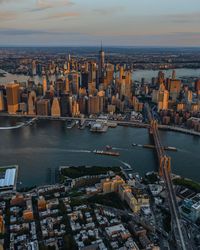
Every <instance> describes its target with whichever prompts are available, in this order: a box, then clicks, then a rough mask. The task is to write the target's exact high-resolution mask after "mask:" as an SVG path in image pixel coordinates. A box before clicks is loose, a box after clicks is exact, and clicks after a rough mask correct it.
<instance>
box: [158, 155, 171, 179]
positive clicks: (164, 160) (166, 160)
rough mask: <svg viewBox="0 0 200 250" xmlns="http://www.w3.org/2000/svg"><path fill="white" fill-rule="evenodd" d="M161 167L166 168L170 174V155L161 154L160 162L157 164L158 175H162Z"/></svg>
mask: <svg viewBox="0 0 200 250" xmlns="http://www.w3.org/2000/svg"><path fill="white" fill-rule="evenodd" d="M163 169H166V170H167V173H168V174H169V175H170V173H171V157H169V156H166V155H164V156H161V157H160V164H159V175H160V176H161V177H163Z"/></svg>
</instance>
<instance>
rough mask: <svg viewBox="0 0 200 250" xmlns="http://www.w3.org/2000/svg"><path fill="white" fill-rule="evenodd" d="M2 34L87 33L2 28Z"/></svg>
mask: <svg viewBox="0 0 200 250" xmlns="http://www.w3.org/2000/svg"><path fill="white" fill-rule="evenodd" d="M0 35H2V36H31V35H67V36H79V35H86V34H84V33H79V32H65V31H52V30H27V29H0Z"/></svg>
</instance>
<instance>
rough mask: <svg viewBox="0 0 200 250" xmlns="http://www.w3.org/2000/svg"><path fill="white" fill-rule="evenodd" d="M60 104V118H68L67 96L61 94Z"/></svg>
mask: <svg viewBox="0 0 200 250" xmlns="http://www.w3.org/2000/svg"><path fill="white" fill-rule="evenodd" d="M60 103H61V116H69V113H70V100H69V94H62V95H61V97H60Z"/></svg>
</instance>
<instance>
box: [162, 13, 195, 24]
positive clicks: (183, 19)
mask: <svg viewBox="0 0 200 250" xmlns="http://www.w3.org/2000/svg"><path fill="white" fill-rule="evenodd" d="M166 17H167V19H166V20H170V21H171V22H174V23H192V22H200V12H192V13H183V14H175V15H167V16H166Z"/></svg>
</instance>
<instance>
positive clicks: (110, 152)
mask: <svg viewBox="0 0 200 250" xmlns="http://www.w3.org/2000/svg"><path fill="white" fill-rule="evenodd" d="M93 153H94V154H98V155H108V156H119V155H120V154H119V152H116V151H104V150H96V149H95V150H94V151H93Z"/></svg>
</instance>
